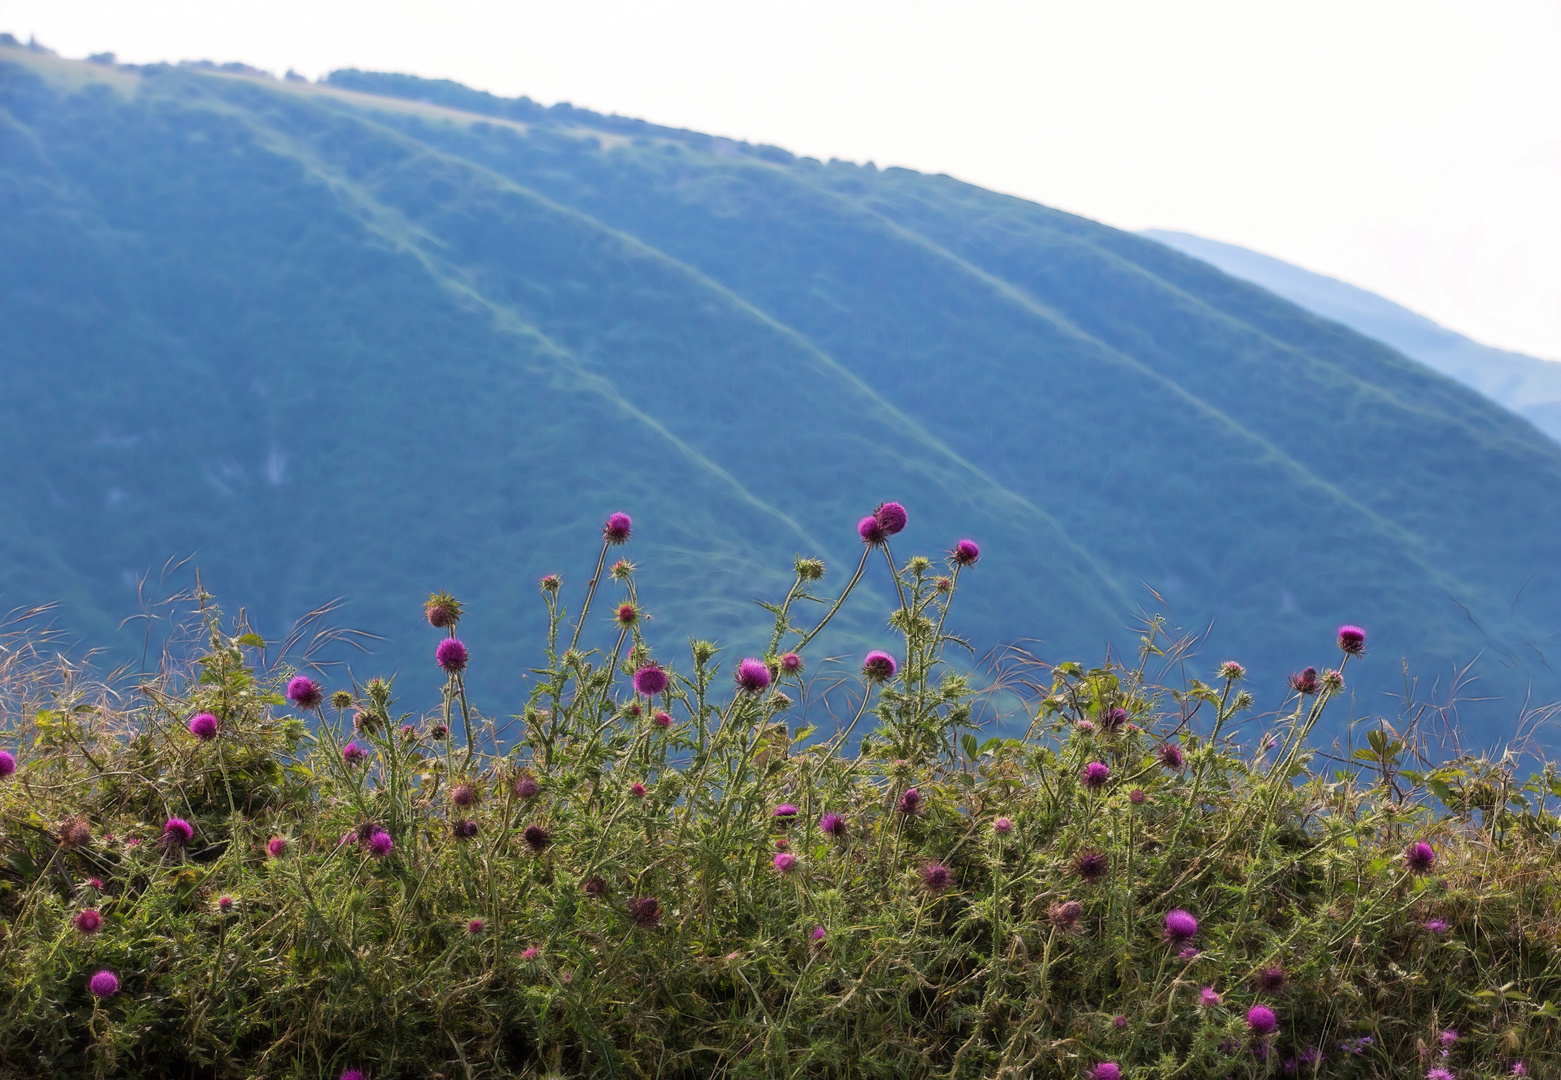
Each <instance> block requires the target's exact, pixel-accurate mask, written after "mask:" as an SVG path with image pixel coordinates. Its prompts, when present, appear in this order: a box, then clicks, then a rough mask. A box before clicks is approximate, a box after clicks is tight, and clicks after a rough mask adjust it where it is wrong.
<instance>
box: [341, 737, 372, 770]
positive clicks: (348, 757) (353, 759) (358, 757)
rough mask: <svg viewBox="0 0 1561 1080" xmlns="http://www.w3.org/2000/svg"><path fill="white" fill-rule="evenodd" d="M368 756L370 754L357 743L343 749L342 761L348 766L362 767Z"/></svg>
mask: <svg viewBox="0 0 1561 1080" xmlns="http://www.w3.org/2000/svg"><path fill="white" fill-rule="evenodd" d="M368 756H369V752H368V751H367V750H365V749H363V747H361V746H359V745H358V744H357V743H355V742H350V743H348V744H347V745H346V746H344V747H342V748H341V759H342V760H343V761H345V762H346V763H347V764H348V765H361V764H363V762H364V761H365V760H366V759H367V758H368Z"/></svg>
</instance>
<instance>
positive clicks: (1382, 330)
mask: <svg viewBox="0 0 1561 1080" xmlns="http://www.w3.org/2000/svg"><path fill="white" fill-rule="evenodd" d="M1139 235H1141V236H1147V237H1150V238H1151V239H1154V240H1158V241H1160V242H1161V243H1162V244H1167V245H1169V246H1171V247H1173V248H1175V249H1176V250H1178V251H1181V252H1184V253H1186V254H1188V255H1191V256H1193V257H1194V258H1198V259H1202V260H1203V261H1204V262H1206V263H1209V264H1211V265H1213V266H1217V267H1219V269H1221V270H1223V271H1225V273H1227V274H1230V275H1231V276H1232V277H1238V278H1241V279H1243V280H1245V281H1250V282H1252V283H1253V284H1254V285H1261V286H1263V288H1265V289H1267V290H1268V291H1269V292H1271V293H1274V294H1275V295H1276V296H1282V297H1284V298H1285V299H1286V300H1289V301H1290V302H1291V303H1293V304H1299V305H1300V306H1301V307H1304V308H1305V309H1306V310H1308V311H1311V312H1314V313H1316V314H1318V315H1321V316H1322V317H1323V318H1325V319H1332V320H1333V321H1334V322H1338V323H1343V324H1344V325H1345V326H1348V327H1349V328H1350V329H1351V330H1357V331H1359V332H1360V333H1362V334H1365V335H1366V336H1367V337H1372V338H1376V339H1377V340H1378V341H1380V342H1383V343H1384V344H1387V345H1391V346H1393V348H1395V349H1397V350H1398V351H1399V352H1401V353H1403V354H1404V355H1405V356H1409V357H1413V358H1414V359H1416V360H1419V361H1420V362H1421V363H1422V364H1425V365H1426V366H1427V367H1431V368H1435V369H1436V370H1437V371H1440V372H1441V373H1442V374H1444V375H1447V376H1449V377H1451V378H1454V379H1457V380H1458V381H1459V382H1461V383H1463V384H1464V385H1465V386H1469V387H1472V388H1474V389H1475V390H1478V391H1479V392H1480V393H1482V394H1484V395H1485V396H1486V397H1488V398H1490V399H1491V400H1492V401H1495V402H1497V403H1499V404H1501V405H1505V406H1506V407H1507V408H1509V409H1511V410H1512V411H1513V412H1515V413H1517V414H1518V415H1519V416H1522V417H1525V418H1526V419H1527V420H1528V421H1529V422H1530V423H1532V424H1533V425H1534V426H1535V427H1537V428H1539V430H1541V431H1543V432H1544V433H1545V434H1546V435H1549V436H1550V437H1551V438H1552V439H1555V440H1556V441H1557V442H1561V362H1558V361H1555V360H1541V359H1540V358H1538V357H1535V356H1526V355H1524V354H1523V353H1515V352H1508V351H1506V350H1505V349H1496V348H1492V347H1491V346H1489V345H1481V344H1480V343H1479V342H1478V341H1474V340H1471V339H1470V338H1466V337H1464V336H1463V335H1462V334H1459V333H1455V332H1453V331H1452V330H1449V329H1447V328H1446V327H1444V326H1440V325H1438V324H1437V323H1435V322H1432V321H1431V320H1430V319H1428V318H1426V317H1425V316H1424V315H1417V314H1416V313H1415V312H1413V311H1410V310H1409V309H1408V308H1406V307H1401V306H1399V305H1398V304H1395V303H1393V301H1391V300H1386V299H1384V298H1383V297H1380V296H1378V295H1377V294H1376V293H1374V292H1368V291H1367V290H1365V289H1362V288H1359V287H1357V286H1355V285H1350V284H1347V283H1346V282H1343V281H1339V280H1338V279H1336V278H1331V277H1326V276H1324V275H1322V274H1315V273H1313V272H1312V271H1310V270H1303V269H1301V268H1300V267H1299V266H1293V265H1291V264H1290V263H1287V262H1284V261H1283V260H1281V259H1276V258H1273V257H1272V256H1270V255H1261V254H1259V253H1258V252H1256V251H1249V250H1248V249H1247V248H1244V247H1237V246H1236V245H1235V244H1222V243H1220V242H1219V241H1218V240H1206V239H1204V238H1203V237H1201V236H1194V235H1192V234H1191V233H1184V232H1174V231H1172V230H1170V229H1145V230H1144V231H1143V232H1142V233H1140V234H1139Z"/></svg>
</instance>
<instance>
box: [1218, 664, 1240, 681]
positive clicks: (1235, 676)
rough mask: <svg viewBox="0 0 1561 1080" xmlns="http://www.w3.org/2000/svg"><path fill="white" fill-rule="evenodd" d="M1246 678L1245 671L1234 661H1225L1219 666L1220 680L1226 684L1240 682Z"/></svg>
mask: <svg viewBox="0 0 1561 1080" xmlns="http://www.w3.org/2000/svg"><path fill="white" fill-rule="evenodd" d="M1246 677H1247V669H1246V668H1244V667H1242V666H1241V665H1240V664H1238V663H1236V661H1234V660H1227V661H1225V662H1224V663H1223V664H1221V665H1220V678H1222V679H1224V680H1225V681H1227V682H1240V681H1241V680H1242V679H1245V678H1246Z"/></svg>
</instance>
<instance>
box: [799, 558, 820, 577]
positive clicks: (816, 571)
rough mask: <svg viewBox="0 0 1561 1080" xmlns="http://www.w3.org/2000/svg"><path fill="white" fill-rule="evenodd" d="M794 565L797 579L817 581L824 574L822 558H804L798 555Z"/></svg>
mask: <svg viewBox="0 0 1561 1080" xmlns="http://www.w3.org/2000/svg"><path fill="white" fill-rule="evenodd" d="M794 565H795V566H796V570H797V578H798V580H799V581H817V580H819V579H820V578H822V577H823V576H824V560H823V559H804V558H803V557H802V556H800V555H798V556H797V561H796V563H795V564H794Z"/></svg>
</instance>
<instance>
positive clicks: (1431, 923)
mask: <svg viewBox="0 0 1561 1080" xmlns="http://www.w3.org/2000/svg"><path fill="white" fill-rule="evenodd" d="M1425 928H1426V929H1427V930H1429V931H1430V932H1431V933H1433V934H1445V933H1447V924H1446V923H1445V922H1443V921H1442V920H1441V919H1427V920H1426V924H1425Z"/></svg>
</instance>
